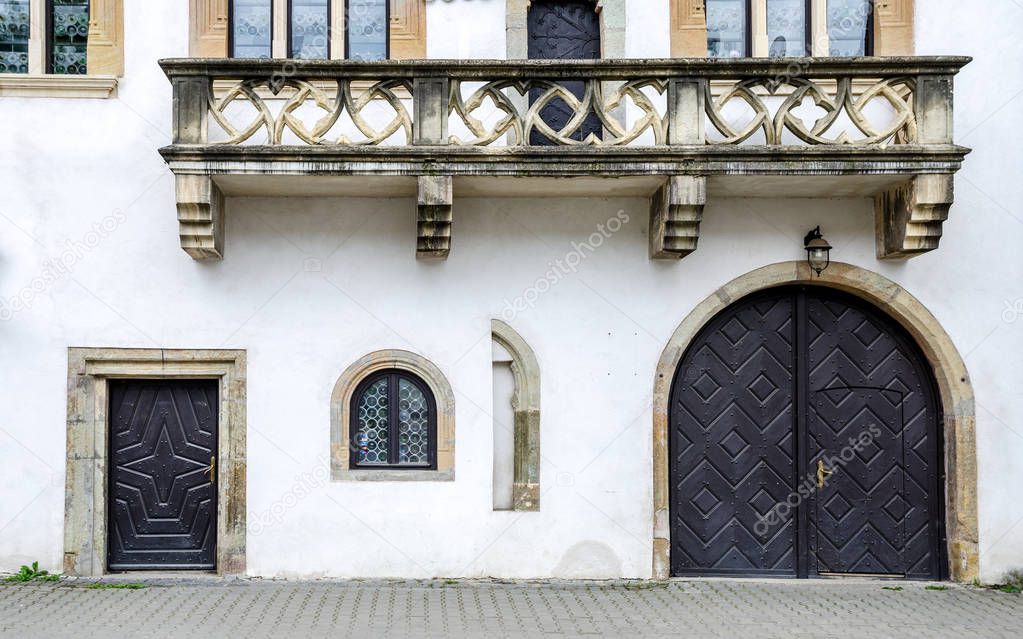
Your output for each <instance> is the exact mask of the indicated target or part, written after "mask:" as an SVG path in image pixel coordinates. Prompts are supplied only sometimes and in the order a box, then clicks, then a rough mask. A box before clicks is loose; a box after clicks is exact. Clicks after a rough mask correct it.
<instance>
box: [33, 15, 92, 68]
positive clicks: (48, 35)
mask: <svg viewBox="0 0 1023 639" xmlns="http://www.w3.org/2000/svg"><path fill="white" fill-rule="evenodd" d="M45 1H46V6H45V9H44V10H45V11H46V25H45V27H44V29H45V32H44V33H43V50H44V51H45V52H46V66H45V67H44V68H45V69H46V71H45V73H46V75H72V76H73V75H77V76H87V75H89V66H88V65H89V54H88V47H89V35H88V32H86V36H85V47H86V55H85V65H86V67H85V73H60V74H57V73H54V72H53V54H54V51H53V47H54V46H56V44H57V42H56V40H57V39H56V38H55V37H53V8H54V6H55V5H54V4H53V0H45ZM33 2H35V0H29V2H28V8H29V11H31V10H32V3H33ZM86 7H88V9H89V11H90V12H91V11H92V0H89V2H88V3H87V4H86ZM86 24H87V25H88V21H87V22H86ZM31 37H32V26H31V18H29V38H31ZM30 46H31V45H30ZM29 55H31V51H30V52H29Z"/></svg>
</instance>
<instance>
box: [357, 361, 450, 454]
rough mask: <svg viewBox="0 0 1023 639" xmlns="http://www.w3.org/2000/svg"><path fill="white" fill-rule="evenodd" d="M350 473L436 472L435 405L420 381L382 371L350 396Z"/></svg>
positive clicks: (397, 372) (406, 374)
mask: <svg viewBox="0 0 1023 639" xmlns="http://www.w3.org/2000/svg"><path fill="white" fill-rule="evenodd" d="M348 414H349V418H350V419H351V424H349V428H348V432H349V433H350V435H351V442H350V451H351V452H350V467H351V468H392V469H394V468H397V469H403V468H409V469H419V470H423V469H426V470H432V469H436V467H437V402H436V400H435V399H434V397H433V393H432V392H430V387H429V386H428V385H427V384H426V382H424V381H423V380H422V379H420V378H419V377H417V376H416V375H414V374H412V373H410V372H408V371H404V370H398V369H387V370H382V371H378V372H376V373H374V374H372V375H370V376H369V377H367V378H366V379H364V380H363V381H362V382H361V383H360V384H359V386H358V387H357V388H356V390H355V393H353V394H352V405H351V410H350V411H349V413H348Z"/></svg>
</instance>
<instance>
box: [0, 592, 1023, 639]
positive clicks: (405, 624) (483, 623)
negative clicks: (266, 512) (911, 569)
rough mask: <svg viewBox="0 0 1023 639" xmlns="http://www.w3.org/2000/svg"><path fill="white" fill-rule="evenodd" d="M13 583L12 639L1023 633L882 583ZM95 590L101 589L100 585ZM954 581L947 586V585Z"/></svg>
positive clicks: (975, 603)
mask: <svg viewBox="0 0 1023 639" xmlns="http://www.w3.org/2000/svg"><path fill="white" fill-rule="evenodd" d="M136 582H142V583H145V584H146V587H145V588H141V589H135V590H129V589H116V588H109V587H106V588H98V587H96V584H97V583H101V584H103V585H109V584H116V583H121V584H124V583H126V582H125V581H124V580H123V579H119V580H117V581H115V580H113V579H106V580H103V581H102V582H96V581H95V580H81V579H80V580H65V581H62V582H59V583H52V584H44V583H30V584H0V635H2V636H12V637H47V638H56V637H75V638H82V637H123V638H131V639H135V638H137V637H235V638H238V637H241V638H243V639H254V638H256V637H327V636H331V637H346V636H359V637H487V638H492V637H584V636H585V637H588V636H608V637H625V636H628V637H647V636H649V637H784V638H785V639H797V638H801V637H812V638H813V639H823V638H826V637H870V638H871V639H877V638H881V637H929V638H930V637H957V638H961V637H1013V638H1014V639H1018V638H1019V637H1021V636H1023V630H1021V629H1023V596H1021V595H1012V594H1005V593H1001V592H996V591H991V590H984V589H979V588H969V587H963V586H954V585H950V586H947V587H946V586H938V587H935V586H931V589H928V588H927V586H926V584H922V583H918V582H904V583H895V582H877V581H816V580H815V581H802V582H795V581H771V582H765V581H741V580H698V581H697V580H686V581H672V582H669V583H657V582H499V581H450V580H449V581H267V580H259V579H229V580H224V579H218V578H213V577H210V578H205V579H189V580H183V579H156V578H141V579H139V578H136ZM90 586H91V587H90ZM942 588H947V589H942Z"/></svg>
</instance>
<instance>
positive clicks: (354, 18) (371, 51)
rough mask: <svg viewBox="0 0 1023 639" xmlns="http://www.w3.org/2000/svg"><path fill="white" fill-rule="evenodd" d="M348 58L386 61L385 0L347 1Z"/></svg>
mask: <svg viewBox="0 0 1023 639" xmlns="http://www.w3.org/2000/svg"><path fill="white" fill-rule="evenodd" d="M347 41H348V57H349V59H351V60H385V59H387V0H348V40H347Z"/></svg>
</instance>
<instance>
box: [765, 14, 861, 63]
mask: <svg viewBox="0 0 1023 639" xmlns="http://www.w3.org/2000/svg"><path fill="white" fill-rule="evenodd" d="M770 2H771V0H765V2H764V22H765V23H766V22H767V19H768V17H769V16H768V13H770ZM871 7H873V3H871ZM749 11H752V7H750V8H749ZM749 17H750V16H749V15H747V18H749ZM803 23H804V24H803V56H802V57H807V58H809V57H813V0H804V2H803ZM746 24H747V26H746V29H747V30H748V31H749V34H748V37H749V39H750V40H751V41H752V39H753V24H752V21H751V20H749V19H747V21H746ZM829 44H830V38H829ZM750 52H751V54H752V46H750ZM767 57H771V43H770V42H768V43H767ZM779 57H791V56H779Z"/></svg>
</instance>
